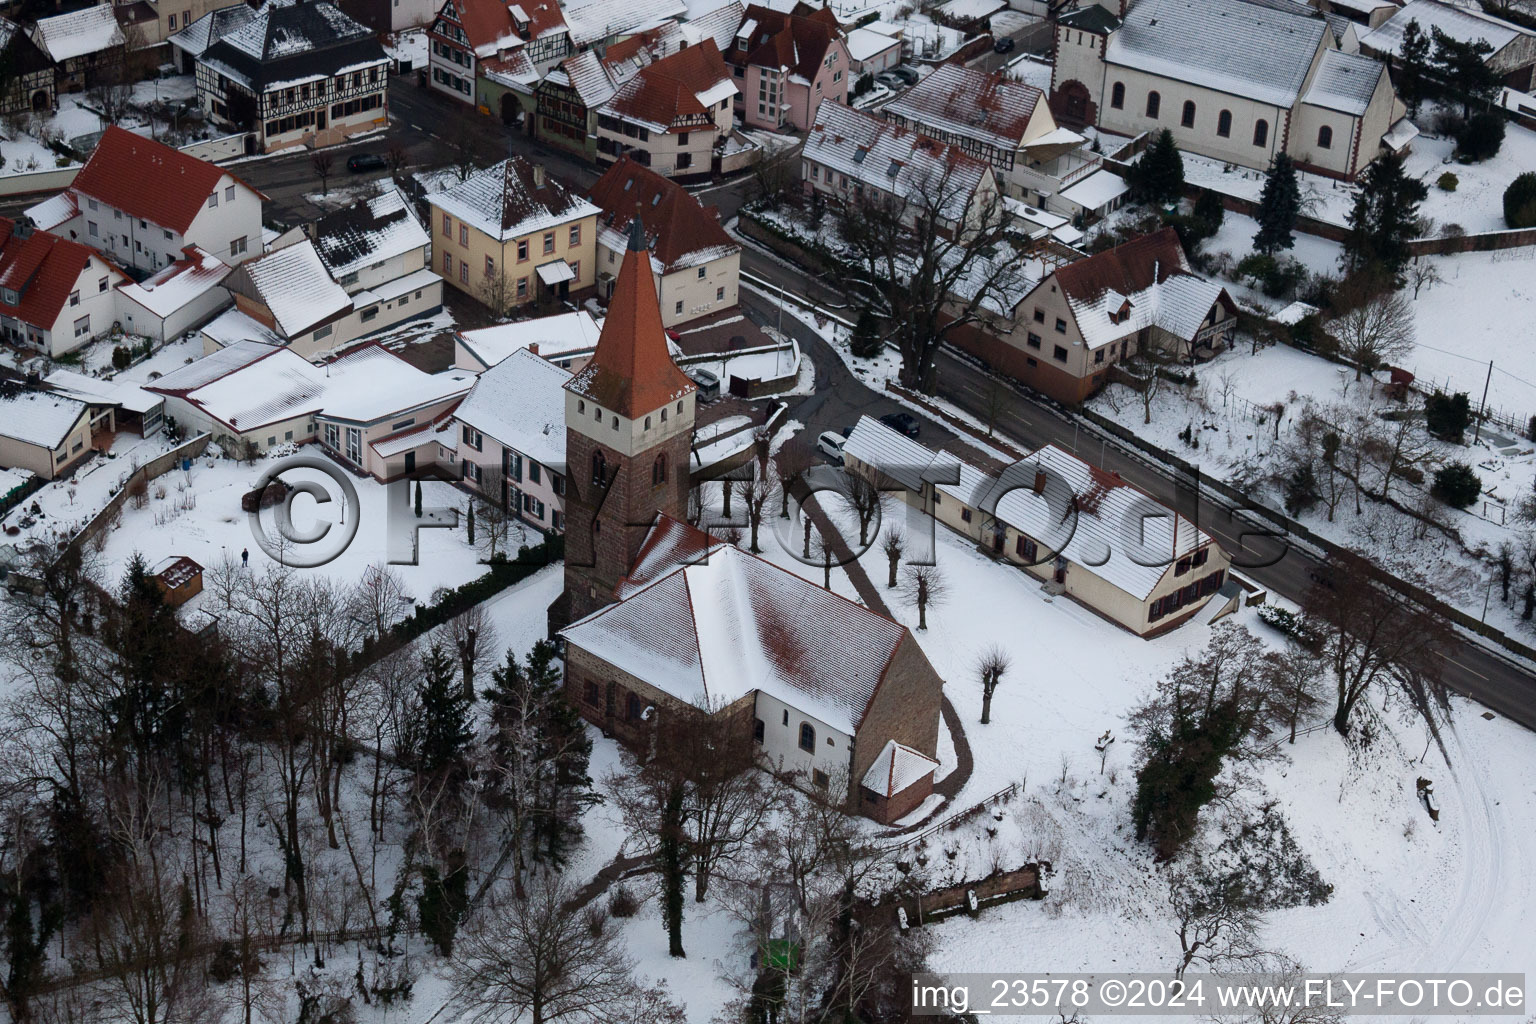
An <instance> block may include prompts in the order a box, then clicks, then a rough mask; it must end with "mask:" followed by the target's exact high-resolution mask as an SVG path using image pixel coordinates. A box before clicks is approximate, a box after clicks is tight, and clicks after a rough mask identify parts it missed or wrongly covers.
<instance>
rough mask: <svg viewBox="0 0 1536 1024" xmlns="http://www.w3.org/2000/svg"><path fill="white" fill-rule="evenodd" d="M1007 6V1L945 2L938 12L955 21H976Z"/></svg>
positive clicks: (952, 0)
mask: <svg viewBox="0 0 1536 1024" xmlns="http://www.w3.org/2000/svg"><path fill="white" fill-rule="evenodd" d="M1007 6H1008V0H947V2H945V3H943V4H940V5H939V8H938V9H939V12H940V13H941V14H943V15H944V16H945V17H947V18H952V19H954V20H956V21H977V20H979V19H981V18H985V17H987V16H988V15H991V14H996V13H997V12H998V11H1001V10H1003V9H1005V8H1006V7H1007Z"/></svg>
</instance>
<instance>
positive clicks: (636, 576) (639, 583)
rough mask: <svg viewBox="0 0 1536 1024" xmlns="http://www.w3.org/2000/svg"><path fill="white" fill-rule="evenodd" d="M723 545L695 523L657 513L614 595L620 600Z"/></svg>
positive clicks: (693, 562)
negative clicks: (633, 561) (627, 572)
mask: <svg viewBox="0 0 1536 1024" xmlns="http://www.w3.org/2000/svg"><path fill="white" fill-rule="evenodd" d="M724 546H725V541H723V540H720V539H719V538H716V537H712V536H710V535H709V534H707V533H705V532H704V531H703V530H700V529H699V528H698V527H696V526H693V525H691V524H689V523H685V522H683V521H682V520H679V519H673V518H672V517H671V516H664V515H658V516H657V517H656V521H655V522H654V523H652V524H651V528H650V529H649V530H648V531H646V534H645V540H643V541H641V542H640V550H639V552H638V553H637V554H636V555H635V563H634V564H633V565H631V566H630V567H629V574H628V575H626V576H625V577H624V578H623V579H622V580H620V581H619V585H618V587H617V588H615V590H614V593H613V596H614V597H616V598H618V599H619V600H620V601H622V600H624V599H625V598H628V597H631V596H633V595H634V594H638V593H639V592H640V591H642V590H644V589H645V588H646V587H648V586H650V585H651V584H652V583H655V582H656V581H657V580H659V579H661V578H662V577H663V576H666V575H668V574H669V573H672V572H674V571H675V570H677V569H678V568H680V567H681V566H684V565H693V564H695V563H697V562H702V561H705V560H706V559H707V558H708V557H709V556H710V555H711V554H713V553H714V552H716V551H718V550H720V549H721V548H722V547H724Z"/></svg>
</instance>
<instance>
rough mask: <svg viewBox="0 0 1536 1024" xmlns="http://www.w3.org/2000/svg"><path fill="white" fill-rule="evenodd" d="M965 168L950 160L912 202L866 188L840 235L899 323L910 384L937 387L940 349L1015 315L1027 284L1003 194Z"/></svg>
mask: <svg viewBox="0 0 1536 1024" xmlns="http://www.w3.org/2000/svg"><path fill="white" fill-rule="evenodd" d="M958 167H959V165H958V164H956V163H953V162H950V161H944V162H942V169H940V170H936V171H935V172H933V173H932V174H930V175H929V176H928V177H927V178H926V179H925V180H922V181H917V182H912V183H911V188H910V189H909V190H908V192H907V194H906V195H905V196H904V197H898V196H896V195H895V194H893V193H888V192H881V191H878V190H876V189H865V190H864V191H863V193H862V194H861V195H858V196H856V197H851V198H850V199H849V200H848V201H847V202H845V203H843V204H842V205H841V207H840V210H839V214H838V228H839V231H840V233H841V235H842V238H843V242H844V243H845V246H846V251H847V252H848V254H849V256H850V257H851V260H852V262H853V264H854V266H855V267H856V268H857V273H858V275H859V278H860V279H859V280H857V281H855V282H852V283H853V284H854V285H855V286H856V287H857V288H858V289H859V290H860V292H861V293H862V294H863V295H864V296H865V297H866V298H867V299H868V301H869V304H870V308H871V309H872V310H873V311H874V313H875V314H876V315H878V316H880V317H881V318H882V319H884V320H885V321H886V322H888V323H891V324H893V325H894V326H895V329H894V331H893V332H892V334H891V340H893V341H895V343H896V347H897V349H898V350H899V351H900V353H901V383H902V384H903V385H905V386H906V387H909V388H913V389H916V390H920V391H931V390H933V387H934V384H935V383H936V363H935V360H936V358H937V356H938V352H939V349H940V347H941V346H942V345H943V344H944V342H945V340H946V339H947V338H949V337H950V335H952V334H953V333H954V332H956V331H958V330H961V329H963V328H965V327H967V326H970V325H972V324H976V323H979V322H982V321H983V320H984V319H985V318H986V316H987V313H986V310H987V308H989V307H990V306H999V307H1005V308H1011V306H1012V304H1013V301H1014V300H1015V299H1016V296H1015V295H1014V293H1015V291H1016V290H1017V289H1018V287H1019V285H1020V284H1021V283H1022V277H1021V276H1020V267H1021V266H1022V261H1021V260H1019V259H1017V258H1015V256H1014V252H1013V249H1012V242H1013V238H1014V227H1013V219H1012V216H1011V215H1010V214H1009V212H1008V209H1007V207H1006V205H1005V204H1004V201H1003V196H1002V193H1001V192H997V191H991V190H986V189H981V190H975V191H974V192H973V186H968V185H967V183H966V181H965V176H964V175H963V174H961V173H958V171H957V169H958Z"/></svg>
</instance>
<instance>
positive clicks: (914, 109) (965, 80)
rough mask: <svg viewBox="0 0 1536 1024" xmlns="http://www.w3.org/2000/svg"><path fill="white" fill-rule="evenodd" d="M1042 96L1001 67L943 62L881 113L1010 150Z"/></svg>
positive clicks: (1021, 136)
mask: <svg viewBox="0 0 1536 1024" xmlns="http://www.w3.org/2000/svg"><path fill="white" fill-rule="evenodd" d="M1145 2H1152V0H1145ZM1043 102H1045V94H1044V93H1043V92H1041V91H1040V90H1039V89H1037V88H1035V87H1034V86H1032V85H1026V84H1024V83H1023V82H1015V81H1013V80H1012V79H1010V78H1006V77H1004V76H1003V75H1002V74H1001V73H993V74H988V73H987V72H985V71H979V70H977V69H975V68H968V67H966V66H965V65H964V64H941V65H940V66H939V67H938V68H937V69H936V70H935V71H934V72H933V73H932V74H931V75H929V76H928V77H927V78H925V79H923V80H922V81H921V82H919V83H917V85H915V86H913V87H912V88H911V89H908V90H907V91H906V92H904V93H902V94H901V95H900V96H898V97H896V98H895V99H894V100H892V101H891V102H890V103H888V104H886V107H885V115H886V116H887V117H890V118H897V119H900V120H902V121H905V122H908V123H910V124H915V125H919V126H921V127H922V128H923V129H924V130H926V131H929V132H931V133H933V134H935V135H937V136H939V137H940V138H944V139H948V138H951V137H954V138H962V139H975V140H976V141H977V142H979V143H981V144H982V145H985V146H992V147H995V148H998V149H1003V150H1009V149H1014V148H1016V147H1018V146H1019V145H1020V144H1021V143H1022V142H1023V141H1024V135H1025V132H1026V131H1027V130H1028V128H1029V122H1030V119H1031V118H1032V117H1033V116H1034V113H1035V108H1036V106H1038V105H1039V104H1041V103H1043Z"/></svg>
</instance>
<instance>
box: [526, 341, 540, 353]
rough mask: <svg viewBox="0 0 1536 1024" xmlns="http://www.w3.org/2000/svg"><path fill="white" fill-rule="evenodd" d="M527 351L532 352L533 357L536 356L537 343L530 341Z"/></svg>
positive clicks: (537, 351)
mask: <svg viewBox="0 0 1536 1024" xmlns="http://www.w3.org/2000/svg"><path fill="white" fill-rule="evenodd" d="M528 351H529V352H532V353H533V354H534V355H538V354H539V343H538V342H536V341H530V342H529V343H528Z"/></svg>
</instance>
